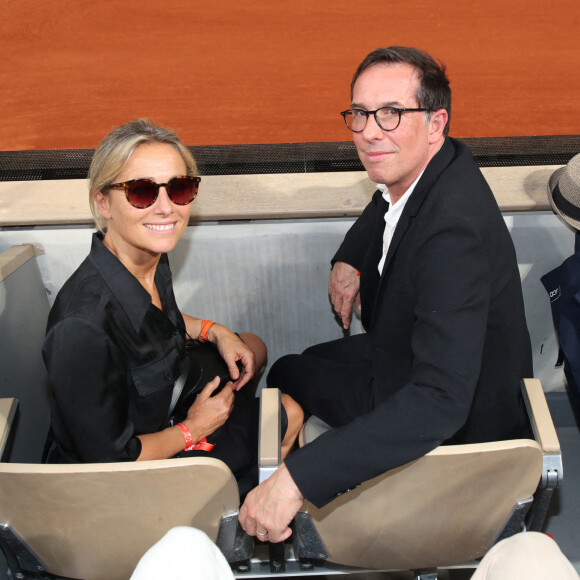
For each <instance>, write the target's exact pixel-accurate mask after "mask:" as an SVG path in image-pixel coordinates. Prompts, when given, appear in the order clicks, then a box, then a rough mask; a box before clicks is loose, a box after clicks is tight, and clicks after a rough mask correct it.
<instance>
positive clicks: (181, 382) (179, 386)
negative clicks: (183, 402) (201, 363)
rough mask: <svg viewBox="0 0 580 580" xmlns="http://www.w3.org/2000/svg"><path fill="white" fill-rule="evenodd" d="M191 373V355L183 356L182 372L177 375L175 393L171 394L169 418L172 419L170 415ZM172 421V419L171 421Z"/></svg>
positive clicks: (174, 386)
mask: <svg viewBox="0 0 580 580" xmlns="http://www.w3.org/2000/svg"><path fill="white" fill-rule="evenodd" d="M188 374H189V356H188V355H187V353H186V355H185V356H184V357H183V362H182V363H181V374H180V375H179V376H178V377H177V380H176V381H175V384H174V385H173V393H172V394H171V403H169V411H168V413H167V420H168V421H170V417H171V415H172V414H173V410H174V409H175V405H177V401H179V397H180V395H181V393H182V392H183V387H184V386H185V381H187V375H188ZM170 422H171V423H172V421H170Z"/></svg>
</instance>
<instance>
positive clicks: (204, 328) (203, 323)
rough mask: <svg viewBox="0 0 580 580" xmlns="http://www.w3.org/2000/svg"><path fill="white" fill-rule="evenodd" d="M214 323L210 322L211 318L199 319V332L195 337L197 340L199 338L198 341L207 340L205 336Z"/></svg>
mask: <svg viewBox="0 0 580 580" xmlns="http://www.w3.org/2000/svg"><path fill="white" fill-rule="evenodd" d="M214 324H215V322H212V321H211V320H202V321H201V330H200V332H199V336H198V337H197V340H199V342H207V341H208V340H209V338H208V337H207V333H208V331H209V329H210V328H211V327H212V326H213V325H214Z"/></svg>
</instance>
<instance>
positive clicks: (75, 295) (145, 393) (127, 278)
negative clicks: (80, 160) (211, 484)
mask: <svg viewBox="0 0 580 580" xmlns="http://www.w3.org/2000/svg"><path fill="white" fill-rule="evenodd" d="M155 283H156V285H157V289H158V291H159V295H160V297H161V303H162V305H163V310H159V309H158V308H157V307H156V306H154V305H153V304H152V303H151V297H150V295H149V293H148V292H147V291H146V290H145V289H144V288H143V287H142V286H141V284H140V283H139V282H138V280H137V279H136V278H135V277H134V276H133V275H132V274H131V273H130V272H129V271H128V270H127V269H126V268H125V266H123V264H122V263H121V262H120V261H119V260H118V259H117V258H116V257H115V256H114V255H113V254H112V253H111V252H110V251H109V250H108V249H107V248H106V247H105V245H104V244H103V241H102V235H101V234H95V235H94V236H93V240H92V246H91V252H90V254H89V256H88V257H87V258H86V259H85V261H84V262H83V263H82V264H81V265H80V267H79V268H78V270H77V271H76V272H75V273H74V274H73V275H72V276H71V277H70V278H69V280H68V281H67V282H66V283H65V284H64V286H63V287H62V289H61V291H60V292H59V294H58V296H57V298H56V301H55V303H54V306H53V307H52V309H51V311H50V315H49V319H48V325H47V331H46V337H45V340H44V345H43V357H44V362H45V364H46V367H47V369H48V374H49V377H50V383H51V388H52V394H53V408H52V432H53V436H54V439H55V444H54V445H53V449H52V451H51V454H50V457H49V461H54V462H83V463H85V462H109V461H134V460H136V459H137V457H138V456H139V454H140V453H141V442H140V440H139V439H138V438H137V437H136V436H137V435H142V434H145V433H154V432H157V431H159V430H161V429H162V428H164V427H165V426H166V425H167V414H168V409H169V404H170V401H171V395H172V391H173V384H174V382H175V380H176V379H177V378H178V376H179V374H180V371H181V360H182V358H183V356H184V354H185V324H184V321H183V318H182V316H181V313H180V312H179V309H178V307H177V303H176V302H175V296H174V294H173V287H172V281H171V270H170V269H169V262H168V260H167V255H166V254H163V255H162V257H161V259H160V261H159V265H158V267H157V271H156V273H155Z"/></svg>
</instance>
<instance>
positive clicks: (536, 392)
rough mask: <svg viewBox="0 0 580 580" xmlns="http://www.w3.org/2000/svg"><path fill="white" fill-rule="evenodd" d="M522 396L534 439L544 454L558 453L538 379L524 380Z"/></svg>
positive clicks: (549, 416) (557, 443) (556, 436)
mask: <svg viewBox="0 0 580 580" xmlns="http://www.w3.org/2000/svg"><path fill="white" fill-rule="evenodd" d="M522 395H523V397H524V402H525V404H526V410H527V412H528V417H529V419H530V424H531V426H532V430H533V432H534V438H535V439H536V441H537V442H538V443H539V444H540V447H541V448H542V451H543V452H544V453H554V454H556V453H560V441H559V440H558V435H557V433H556V428H555V427H554V422H553V421H552V416H551V415H550V409H549V408H548V403H547V402H546V396H545V395H544V389H543V388H542V383H541V382H540V380H539V379H524V380H523V381H522Z"/></svg>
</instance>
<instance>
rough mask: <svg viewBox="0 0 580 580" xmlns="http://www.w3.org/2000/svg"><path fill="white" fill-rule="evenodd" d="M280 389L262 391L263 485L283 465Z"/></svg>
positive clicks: (260, 445) (260, 451)
mask: <svg viewBox="0 0 580 580" xmlns="http://www.w3.org/2000/svg"><path fill="white" fill-rule="evenodd" d="M280 406H281V399H280V389H262V394H261V396H260V430H259V441H258V461H259V463H258V465H259V468H260V475H259V481H260V483H262V482H263V481H265V480H266V479H268V477H270V475H272V473H274V471H276V469H277V468H278V466H279V465H280V463H281V424H280Z"/></svg>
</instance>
